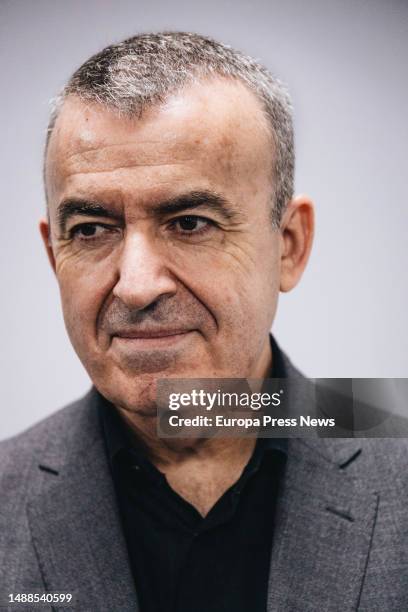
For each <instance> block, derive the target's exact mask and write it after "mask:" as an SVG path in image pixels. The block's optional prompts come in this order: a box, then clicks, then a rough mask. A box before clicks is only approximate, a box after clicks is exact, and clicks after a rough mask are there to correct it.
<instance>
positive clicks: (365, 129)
mask: <svg viewBox="0 0 408 612" xmlns="http://www.w3.org/2000/svg"><path fill="white" fill-rule="evenodd" d="M165 28H167V29H184V30H193V31H198V32H201V33H204V34H208V35H211V36H213V37H215V38H219V39H220V40H222V41H223V42H226V43H229V44H232V45H234V46H236V47H238V48H240V49H241V50H243V51H245V52H247V53H249V54H251V55H253V56H255V57H257V58H260V59H262V61H263V62H264V63H265V64H266V65H267V66H268V67H269V68H270V69H271V70H272V71H273V72H274V73H275V74H277V75H278V76H280V77H281V78H283V80H285V81H286V82H287V84H288V85H289V87H290V90H291V92H292V95H293V99H294V104H295V113H296V117H295V121H296V131H297V175H296V185H297V190H298V192H306V193H308V194H309V195H311V196H312V197H313V198H314V200H315V202H316V208H317V235H316V242H315V247H314V251H313V255H312V258H311V261H310V265H309V268H308V270H307V272H306V274H305V276H304V279H303V281H302V284H301V285H300V287H299V288H297V289H296V290H295V291H293V292H292V293H291V294H288V295H284V296H282V298H281V302H280V308H279V313H278V317H277V320H276V322H275V326H274V331H275V334H276V337H277V339H278V341H279V342H280V343H281V345H282V346H283V347H284V349H285V350H286V351H287V352H288V353H289V355H290V356H291V357H292V359H293V360H294V362H295V363H296V364H297V365H298V366H299V367H300V368H301V369H302V370H303V371H304V372H305V373H306V374H308V375H310V376H313V377H367V378H370V377H406V376H408V361H407V348H408V329H407V325H406V308H407V307H406V304H407V283H406V277H407V272H406V264H407V250H408V247H407V221H408V206H407V202H406V193H407V189H406V175H407V170H408V169H407V155H406V143H407V142H408V129H407V120H406V115H407V93H408V91H407V58H408V53H407V51H408V36H407V34H408V3H407V2H403V1H400V2H398V1H385V0H384V1H382V2H380V1H378V0H370V1H366V2H363V1H361V0H360V1H359V0H353V1H347V0H342V1H330V0H328V1H324V0H321V1H317V0H311V1H309V2H304V0H297V1H296V0H286V1H285V2H282V0H280V1H279V2H278V1H273V0H269V1H266V0H264V1H263V0H251V1H246V0H205V1H201V2H197V1H194V0H192V1H190V2H183V1H182V0H172V2H169V1H168V0H149V1H147V0H143V1H134V0H133V1H131V0H128V1H113V0H112V1H108V0H68V1H64V2H63V1H61V0H59V1H58V0H26V1H19V0H15V1H9V0H6V1H5V0H3V1H1V3H0V57H1V59H0V61H1V66H0V70H1V85H2V88H1V96H0V105H1V119H2V124H1V125H2V130H1V136H2V137H1V141H0V142H1V152H0V156H1V169H2V180H1V183H0V185H1V187H0V188H1V205H2V210H1V216H2V223H1V226H0V227H1V245H2V249H3V253H2V257H1V264H2V269H1V287H2V300H1V327H2V328H1V340H2V351H1V388H2V399H1V402H2V403H1V410H0V417H1V421H0V439H1V438H5V437H7V436H9V435H12V434H14V433H16V432H18V431H20V430H22V429H24V428H26V427H27V426H29V425H31V424H32V423H34V422H36V421H38V420H39V419H40V418H42V417H43V416H45V415H47V414H49V413H50V412H53V411H54V410H56V409H57V408H58V407H60V406H61V405H63V404H64V403H66V402H68V401H70V400H71V399H74V398H76V397H78V396H79V395H80V394H82V393H83V391H84V390H86V389H87V388H88V386H89V380H88V378H87V375H86V373H85V372H84V371H83V369H82V366H81V364H80V363H79V361H78V359H77V357H76V356H75V354H74V352H73V350H72V349H71V346H70V344H69V342H68V339H67V337H66V334H65V330H64V326H63V321H62V317H61V314H60V307H59V296H58V291H57V286H56V283H55V281H54V278H53V276H52V273H51V271H50V270H49V269H48V263H47V260H46V257H45V254H44V252H43V248H42V245H41V243H40V239H39V234H38V231H37V219H38V218H39V216H40V215H41V213H42V211H43V209H44V197H43V190H42V182H41V157H42V147H43V140H44V133H45V127H46V122H47V116H48V108H49V107H48V101H49V99H50V98H51V97H52V96H53V95H55V94H56V92H57V90H58V89H59V88H60V87H61V86H62V85H63V83H64V81H65V80H66V79H67V78H68V77H69V75H70V73H71V72H72V71H73V70H74V69H75V68H76V67H77V66H78V65H79V64H80V63H82V61H84V60H85V59H86V58H87V57H88V56H89V55H91V54H92V53H94V52H96V51H98V50H100V49H101V48H102V47H103V46H105V45H106V44H108V43H111V42H113V41H118V40H120V39H121V38H123V37H125V36H130V35H132V34H134V33H137V32H140V31H149V30H156V31H157V30H160V29H165Z"/></svg>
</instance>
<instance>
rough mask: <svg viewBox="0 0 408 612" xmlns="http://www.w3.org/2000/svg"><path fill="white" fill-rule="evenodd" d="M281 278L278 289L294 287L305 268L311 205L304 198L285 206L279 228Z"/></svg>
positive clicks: (310, 233) (311, 232)
mask: <svg viewBox="0 0 408 612" xmlns="http://www.w3.org/2000/svg"><path fill="white" fill-rule="evenodd" d="M280 231H281V275H280V290H281V291H282V292H286V291H290V290H291V289H293V287H295V286H296V285H297V284H298V282H299V280H300V278H301V276H302V274H303V271H304V269H305V267H306V264H307V262H308V259H309V255H310V251H311V249H312V243H313V235H314V207H313V202H312V201H311V200H310V199H309V198H308V197H307V196H304V195H300V196H297V197H296V198H294V199H293V200H291V202H290V203H289V204H288V206H287V208H286V211H285V213H284V215H283V219H282V222H281V226H280Z"/></svg>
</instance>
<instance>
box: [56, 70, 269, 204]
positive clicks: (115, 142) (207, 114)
mask: <svg viewBox="0 0 408 612" xmlns="http://www.w3.org/2000/svg"><path fill="white" fill-rule="evenodd" d="M272 163H273V145H272V136H271V133H270V129H269V126H268V123H267V120H266V118H265V117H264V114H263V112H262V109H261V106H260V102H259V101H258V100H257V98H256V97H255V96H254V95H253V94H252V93H251V92H250V91H249V90H248V89H247V88H246V87H245V86H244V85H243V84H241V83H239V82H236V81H234V82H233V81H227V80H225V79H222V80H221V79H217V80H213V81H210V82H204V83H199V84H195V85H194V86H190V87H188V88H186V89H184V90H182V91H181V92H178V93H177V94H175V95H172V96H170V97H169V98H168V99H167V100H166V102H165V103H163V104H160V105H157V106H151V107H149V108H147V109H146V110H144V111H143V113H142V115H141V116H140V117H135V118H126V117H123V116H120V115H119V114H118V113H117V112H114V111H112V110H109V109H107V108H105V107H103V106H101V105H99V104H87V103H84V102H82V101H80V100H79V99H78V98H76V97H71V98H69V99H68V100H66V101H65V102H64V105H63V108H62V110H61V112H60V115H59V117H58V119H57V122H56V124H55V128H54V132H53V134H52V136H51V139H50V143H49V149H48V155H47V165H46V170H47V172H46V175H47V188H48V195H49V197H50V199H51V201H52V200H54V201H55V200H56V199H60V197H63V196H64V195H65V192H66V191H67V190H68V191H69V190H71V189H73V188H75V189H79V190H81V189H82V190H84V191H89V190H90V189H99V188H105V189H109V188H112V189H116V190H117V189H118V185H120V189H121V190H122V191H124V190H126V185H127V184H128V183H129V184H130V183H132V184H133V185H134V183H135V182H137V183H138V186H139V185H140V186H141V187H142V188H145V189H146V190H148V191H149V190H153V191H154V190H155V189H158V188H160V186H161V185H169V184H171V183H178V182H180V181H181V182H187V183H188V182H192V183H197V181H198V182H201V183H202V184H201V186H202V187H204V186H206V185H207V186H212V187H214V184H215V185H216V186H218V188H219V189H222V188H229V189H232V190H234V189H237V190H240V189H241V190H242V188H243V185H245V187H246V188H251V187H252V188H253V189H256V190H259V189H260V188H267V184H268V183H269V182H270V178H271V172H272V170H271V168H272ZM119 178H120V180H119V182H118V179H119ZM192 186H194V185H192ZM195 186H197V185H195Z"/></svg>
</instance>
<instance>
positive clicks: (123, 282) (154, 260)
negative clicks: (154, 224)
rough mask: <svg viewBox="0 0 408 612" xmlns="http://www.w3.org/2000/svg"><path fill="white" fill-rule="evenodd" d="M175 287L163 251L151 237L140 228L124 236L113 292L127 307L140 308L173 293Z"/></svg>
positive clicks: (175, 289)
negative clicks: (138, 230) (140, 230)
mask: <svg viewBox="0 0 408 612" xmlns="http://www.w3.org/2000/svg"><path fill="white" fill-rule="evenodd" d="M176 291H177V285H176V282H175V279H174V277H173V276H172V275H171V273H170V271H169V270H168V269H167V267H166V259H165V255H164V254H163V253H161V252H160V248H159V245H156V244H155V241H154V239H153V238H150V237H149V236H146V235H144V234H142V233H141V232H137V233H136V232H135V233H133V234H129V235H128V236H126V238H125V240H124V242H123V246H122V250H121V253H120V260H119V279H118V281H117V283H116V285H115V287H114V289H113V295H114V296H115V297H117V298H119V299H120V300H121V301H122V302H123V304H125V305H126V306H127V307H128V308H133V309H139V310H142V309H143V308H146V307H147V306H149V305H150V304H153V303H154V302H156V301H157V300H158V299H159V298H160V297H162V296H163V295H174V294H175V293H176Z"/></svg>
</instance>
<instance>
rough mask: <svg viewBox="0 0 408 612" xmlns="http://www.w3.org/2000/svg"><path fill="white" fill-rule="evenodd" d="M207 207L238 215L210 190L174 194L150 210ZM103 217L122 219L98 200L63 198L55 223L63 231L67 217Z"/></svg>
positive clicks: (165, 212)
mask: <svg viewBox="0 0 408 612" xmlns="http://www.w3.org/2000/svg"><path fill="white" fill-rule="evenodd" d="M204 207H205V208H209V209H211V210H213V211H215V212H217V213H218V214H220V215H221V216H222V217H223V218H224V219H225V220H226V221H230V220H234V219H235V218H237V217H238V211H236V210H235V209H234V207H233V206H232V205H231V204H230V202H229V201H228V200H227V199H226V198H225V197H224V196H222V195H220V194H218V193H216V192H214V191H210V190H204V191H191V192H189V193H185V194H182V195H180V196H176V197H175V198H171V199H169V200H166V201H164V202H160V203H159V204H156V205H154V206H152V208H151V210H152V212H154V213H155V214H156V215H158V216H160V215H161V216H164V215H169V214H175V213H179V212H182V211H183V210H190V209H197V208H204ZM77 215H80V216H89V217H104V218H108V219H113V220H115V221H121V220H123V218H122V216H121V215H119V214H118V213H115V212H113V211H112V210H110V209H109V208H106V207H105V206H103V205H102V204H100V203H98V202H93V201H91V200H86V199H81V198H69V199H67V200H63V201H62V202H61V204H60V205H59V206H58V209H57V223H58V227H59V229H60V231H62V232H64V231H65V229H66V224H67V221H68V219H70V218H71V217H74V216H77Z"/></svg>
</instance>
